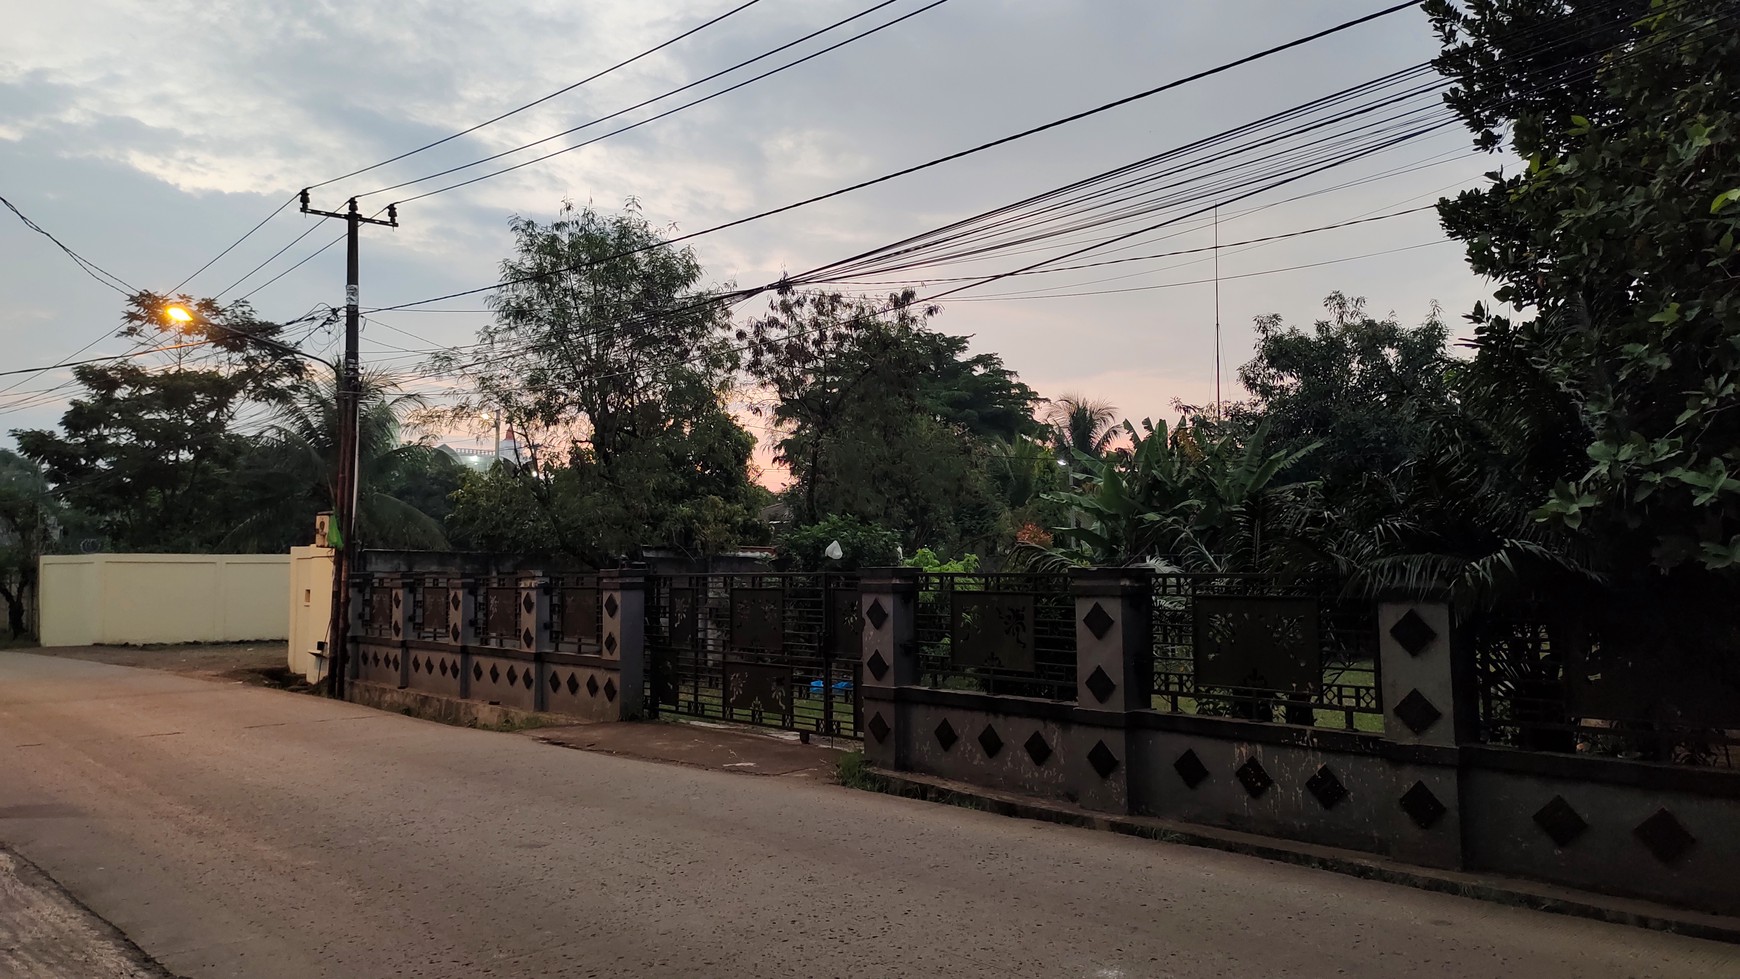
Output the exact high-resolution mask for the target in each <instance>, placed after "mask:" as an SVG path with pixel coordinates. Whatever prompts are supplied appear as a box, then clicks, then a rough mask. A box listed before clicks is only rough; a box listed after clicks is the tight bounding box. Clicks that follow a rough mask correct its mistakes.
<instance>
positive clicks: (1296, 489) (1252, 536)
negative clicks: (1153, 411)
mask: <svg viewBox="0 0 1740 979" xmlns="http://www.w3.org/2000/svg"><path fill="white" fill-rule="evenodd" d="M1123 432H1124V434H1125V435H1126V436H1127V437H1128V438H1129V440H1130V451H1129V452H1128V453H1118V454H1114V455H1110V456H1107V457H1106V458H1104V459H1096V458H1094V457H1093V456H1090V455H1087V454H1086V453H1078V454H1077V455H1076V464H1077V465H1078V466H1080V467H1081V471H1080V473H1079V474H1078V475H1077V477H1076V479H1075V482H1076V483H1077V484H1078V485H1079V486H1080V489H1078V490H1074V491H1071V492H1068V493H1062V494H1056V495H1055V498H1056V499H1057V500H1058V501H1059V502H1061V503H1065V504H1067V505H1068V506H1070V507H1071V508H1072V509H1073V510H1074V511H1075V512H1076V513H1078V514H1080V515H1081V516H1082V517H1083V518H1084V519H1083V520H1082V521H1081V522H1080V523H1079V524H1078V525H1075V526H1069V527H1060V528H1058V529H1057V530H1056V531H1055V536H1056V538H1057V540H1058V541H1059V542H1061V544H1062V546H1061V547H1060V548H1058V549H1056V550H1053V551H1051V552H1049V555H1048V556H1049V557H1050V558H1052V559H1053V560H1054V561H1055V560H1056V559H1061V560H1062V561H1063V562H1065V563H1069V564H1083V565H1125V564H1138V563H1143V562H1152V563H1158V564H1162V565H1165V566H1169V567H1175V568H1181V569H1183V570H1186V571H1213V572H1248V571H1287V570H1290V563H1291V562H1290V554H1289V545H1290V544H1291V543H1292V542H1293V541H1294V539H1295V538H1297V537H1298V536H1299V533H1300V523H1301V521H1302V519H1303V517H1304V515H1306V514H1309V513H1310V512H1312V511H1313V510H1314V509H1315V508H1316V500H1315V497H1314V495H1313V493H1314V490H1315V489H1316V485H1315V484H1314V483H1308V482H1298V481H1295V480H1294V479H1293V478H1292V473H1293V471H1294V470H1295V469H1296V468H1297V466H1298V464H1299V462H1300V461H1301V460H1302V459H1304V458H1306V457H1308V456H1309V455H1310V453H1311V452H1312V451H1314V450H1315V449H1316V445H1315V444H1312V445H1306V446H1302V447H1299V448H1291V449H1271V448H1269V445H1268V425H1267V423H1259V424H1258V425H1257V426H1256V428H1255V429H1254V430H1253V431H1252V432H1251V433H1250V434H1249V436H1248V437H1242V438H1241V437H1239V436H1237V435H1234V434H1219V435H1214V436H1213V437H1209V438H1201V437H1198V436H1199V433H1198V432H1195V431H1193V430H1192V429H1191V428H1189V427H1187V426H1186V425H1183V424H1180V425H1179V426H1177V427H1176V428H1173V429H1171V430H1170V431H1169V430H1168V429H1167V427H1166V425H1165V423H1164V422H1162V423H1160V424H1158V425H1156V424H1155V423H1154V422H1152V421H1149V420H1144V421H1143V422H1142V425H1141V426H1140V427H1139V428H1138V427H1137V426H1135V425H1132V424H1130V423H1129V422H1125V423H1124V425H1123ZM1030 556H1031V550H1030Z"/></svg>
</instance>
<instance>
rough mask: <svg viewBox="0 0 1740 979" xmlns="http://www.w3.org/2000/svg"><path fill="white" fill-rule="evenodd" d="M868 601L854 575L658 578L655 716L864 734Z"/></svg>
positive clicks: (653, 641) (651, 621) (651, 606)
mask: <svg viewBox="0 0 1740 979" xmlns="http://www.w3.org/2000/svg"><path fill="white" fill-rule="evenodd" d="M858 595H859V591H858V579H857V576H856V575H845V574H697V575H655V576H651V577H649V578H648V581H647V608H646V613H647V622H646V650H647V660H648V663H647V665H648V669H647V698H646V700H647V704H648V707H649V710H650V711H651V712H653V713H655V714H657V713H666V714H680V715H685V716H689V717H705V718H712V719H715V720H722V721H734V722H739V723H745V724H760V725H765V726H767V727H778V728H784V729H787V730H792V731H805V732H815V733H817V734H823V735H834V736H841V737H853V738H855V737H858V733H859V716H860V714H861V713H862V710H861V704H860V697H859V690H858V668H859V667H858V661H859V653H860V650H861V644H862V642H863V628H862V624H861V621H860V619H861V613H860V611H859V601H858Z"/></svg>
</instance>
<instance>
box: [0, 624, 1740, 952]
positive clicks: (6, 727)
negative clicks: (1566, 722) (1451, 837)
mask: <svg viewBox="0 0 1740 979" xmlns="http://www.w3.org/2000/svg"><path fill="white" fill-rule="evenodd" d="M0 843H4V844H8V845H10V846H12V847H14V848H16V849H17V850H18V851H19V852H20V853H21V854H23V855H24V856H25V857H27V858H28V859H29V860H31V861H33V862H34V863H35V864H36V865H37V866H39V867H41V868H42V869H43V870H44V871H45V872H46V873H48V874H49V875H51V876H52V877H54V878H55V879H56V880H57V881H59V883H60V884H61V885H62V886H64V887H65V888H66V889H67V890H68V891H69V892H70V893H72V894H73V895H74V896H76V897H77V898H78V899H79V900H80V901H82V902H83V903H84V904H85V905H87V906H89V907H90V908H91V909H92V910H93V911H95V912H96V913H97V914H99V915H101V916H102V917H104V918H106V919H107V920H108V921H110V922H112V923H113V924H114V925H115V926H117V927H118V928H119V929H120V930H121V932H123V933H124V934H125V935H126V936H127V937H129V938H130V939H132V940H133V941H134V942H136V943H137V944H138V945H139V946H140V947H141V948H143V949H144V951H145V952H147V953H149V954H150V955H151V956H153V957H155V958H156V959H157V960H158V961H159V962H161V963H162V964H163V965H164V966H165V967H166V968H168V969H169V970H170V971H171V972H174V973H177V974H180V975H184V976H188V977H206V976H248V977H285V979H312V977H317V976H332V977H343V979H370V977H382V976H409V977H448V976H451V977H466V979H471V977H477V976H494V977H509V976H537V977H544V976H551V977H554V976H564V977H566V976H609V977H643V976H644V977H655V976H656V977H679V976H693V977H706V979H720V977H758V979H761V977H785V976H790V977H806V979H807V977H826V976H840V977H853V979H893V977H948V979H977V977H998V979H1008V977H1029V976H1031V977H1108V979H1109V977H1150V976H1152V977H1178V979H1197V977H1208V976H1241V977H1242V976H1278V977H1283V976H1284V977H1317V976H1352V977H1371V979H1396V977H1405V976H1421V977H1427V976H1430V977H1434V979H1446V977H1482V979H1485V977H1500V976H1502V977H1515V976H1526V977H1528V979H1556V977H1567V979H1570V977H1576V979H1595V977H1621V976H1635V977H1642V976H1652V977H1654V976H1659V977H1678V976H1685V977H1698V979H1709V977H1714V976H1740V949H1737V948H1735V947H1733V946H1726V945H1719V944H1715V943H1710V942H1702V941H1697V940H1693V939H1686V938H1679V937H1674V936H1669V935H1661V934H1656V933H1652V932H1646V931H1641V930H1637V929H1631V928H1625V927H1621V926H1615V925H1604V924H1598V923H1595V922H1590V921H1584V920H1581V919H1574V918H1566V917H1560V916H1554V915H1547V914H1542V913H1537V912H1531V911H1523V910H1519V909H1514V908H1507V907H1500V906H1496V905H1491V904H1483V903H1478V902H1474V901H1470V900H1464V899H1461V898H1455V897H1450V896H1446V895H1438V894H1429V893H1424V892H1420V891H1414V890H1410V889H1407V888H1402V887H1395V886H1391V885H1386V884H1379V883H1374V882H1369V881H1362V880H1356V879H1352V878H1348V877H1342V876H1337V875H1334V874H1328V873H1323V872H1319V871H1312V870H1308V869H1304V868H1299V867H1292V866H1285V865H1279V864H1274V863H1269V862H1266V861H1263V860H1259V859H1255V858H1250V857H1244V856H1238V855H1234V854H1227V853H1220V852H1215V851H1210V850H1202V849H1194V848H1190V847H1184V846H1172V845H1166V844H1161V843H1154V842H1150V841H1145V840H1139V839H1131V838H1126V837H1123V836H1118V835H1114V834H1108V833H1095V832H1090V831H1086V830H1078V829H1070V828H1066V827H1058V826H1050V825H1044V824H1039V823H1032V822H1024V821H1020V820H1013V819H1007V818H1003V817H999V816H993V815H989V814H985V813H978V812H972V811H968V810H963V809H956V808H948V807H943V806H936V805H931V804H926V803H920V802H913V801H908V800H902V799H895V798H890V797H886V796H879V795H872V794H868V793H863V792H855V791H852V790H848V789H844V788H840V787H837V786H831V785H823V784H818V783H817V782H816V781H815V780H813V779H793V778H778V777H756V776H749V775H738V774H733V773H729V772H720V771H705V770H698V769H693V768H685V767H678V766H669V765H658V764H654V763H649V762H644V761H638V760H633V759H625V758H617V757H612V756H609V755H602V754H594V753H588V752H582V751H572V750H564V749H561V748H556V747H551V746H548V745H543V744H539V743H537V742H536V741H534V740H532V739H530V738H526V737H523V736H517V735H509V734H497V733H491V732H486V731H474V730H465V729H460V728H451V727H443V726H440V725H436V724H432V723H427V722H423V721H418V720H415V719H412V718H408V717H402V716H399V715H395V714H386V713H381V712H376V711H371V710H367V709H363V708H359V707H354V706H351V705H347V704H342V703H333V702H330V701H325V700H321V699H319V698H316V697H310V696H307V695H300V694H292V693H286V692H283V691H276V690H266V689H259V688H256V687H250V686H246V685H242V684H237V683H218V682H214V681H211V680H205V679H197V678H191V677H186V676H177V675H173V674H168V673H161V672H154V671H149V670H137V669H129V668H126V667H119V666H112V665H106V664H100V663H89V662H81V661H76V660H69V659H51V658H47V657H41V656H33V655H29V654H25V653H0Z"/></svg>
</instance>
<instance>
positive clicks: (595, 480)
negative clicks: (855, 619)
mask: <svg viewBox="0 0 1740 979" xmlns="http://www.w3.org/2000/svg"><path fill="white" fill-rule="evenodd" d="M512 228H513V232H514V238H515V248H514V251H515V254H514V255H513V257H511V258H509V259H507V260H506V261H504V262H503V263H502V268H501V271H502V283H503V285H502V288H501V289H499V290H497V291H496V292H495V293H494V294H493V295H492V298H491V299H490V304H491V307H492V309H493V310H494V313H495V318H494V321H493V322H492V323H491V324H490V325H489V326H487V327H485V328H484V329H483V330H481V331H480V332H479V334H478V340H479V343H478V344H477V346H476V348H475V349H474V350H473V351H472V352H471V353H470V354H468V355H467V356H466V357H465V358H464V359H463V361H462V360H461V359H460V358H459V357H458V355H452V356H449V357H447V358H444V363H445V366H447V367H448V368H450V369H463V370H464V372H465V373H466V374H467V375H468V376H470V377H471V378H472V379H473V381H474V384H475V387H476V393H475V394H474V395H473V396H472V397H470V398H468V399H466V400H465V401H463V402H461V403H460V404H459V405H458V406H457V407H456V408H454V409H453V411H452V413H451V414H452V416H453V417H455V418H463V417H475V415H476V413H477V412H478V411H479V410H497V409H499V410H501V411H502V412H503V414H504V416H505V417H506V418H507V419H508V420H509V421H510V422H511V423H512V424H513V425H514V427H515V428H516V429H518V430H519V432H520V433H521V437H522V439H524V440H525V441H526V443H527V444H528V446H529V447H530V452H529V456H530V458H529V465H528V466H526V467H525V468H524V469H522V470H517V471H512V472H506V473H501V474H496V473H492V474H490V476H489V477H488V478H487V479H485V480H483V481H468V482H467V485H466V486H464V487H462V488H461V490H460V492H459V495H458V496H457V497H456V499H455V511H454V518H453V519H454V520H455V521H456V525H457V526H458V527H459V528H461V534H462V536H463V537H468V538H469V539H473V540H477V541H480V542H481V541H489V540H503V539H517V538H519V537H521V536H522V535H521V534H520V531H519V529H518V528H519V524H518V523H517V520H516V521H510V523H509V524H508V525H507V526H498V522H497V521H495V520H494V519H493V518H491V517H489V516H488V515H487V514H485V513H483V512H480V510H479V509H478V506H479V503H480V501H481V500H483V499H485V498H490V497H497V496H501V495H502V494H506V495H507V497H508V498H511V499H514V500H519V499H522V498H529V499H530V500H531V501H532V502H534V503H535V504H536V506H537V508H538V510H539V511H540V512H541V514H542V526H541V528H540V529H539V530H538V531H537V535H538V536H539V537H540V542H541V544H542V546H541V547H537V548H535V549H533V550H536V551H538V552H542V553H561V554H567V555H570V556H572V557H575V558H576V559H579V560H582V561H585V562H587V563H593V564H598V563H601V562H609V561H614V560H615V559H616V558H617V557H619V556H620V555H623V554H626V553H629V552H631V551H633V550H635V549H636V548H638V547H639V546H640V545H641V544H645V543H657V544H674V545H677V546H679V547H688V548H701V549H712V548H720V547H726V546H729V545H730V544H731V543H733V542H734V541H735V540H737V539H740V535H741V534H743V533H753V532H754V531H753V518H754V513H753V511H752V505H753V503H754V501H755V499H756V497H755V493H754V490H753V489H752V487H751V486H750V483H749V477H748V462H749V457H750V454H751V452H752V450H753V448H754V440H753V438H751V437H750V436H749V434H748V433H747V432H745V431H743V429H742V427H741V426H739V425H738V424H737V423H736V421H735V420H734V419H733V418H732V417H731V415H730V413H729V412H728V411H727V410H726V407H725V404H724V399H723V396H724V393H725V391H726V389H727V387H728V385H729V381H730V376H731V368H732V366H733V359H732V352H731V350H730V348H729V345H728V344H727V343H726V337H725V333H724V330H725V319H724V316H723V304H722V303H721V302H719V301H717V299H716V297H715V296H713V295H711V294H709V293H708V292H706V291H705V290H703V289H701V288H700V287H699V284H700V281H701V276H702V272H701V267H700V264H699V262H697V261H696V259H695V255H694V253H693V252H692V251H691V250H689V249H681V250H679V249H675V248H671V247H669V246H668V245H666V244H665V241H664V238H663V236H662V235H661V234H660V233H659V232H658V231H656V230H655V229H653V228H652V227H650V226H649V225H648V224H647V222H646V220H645V219H644V218H643V217H642V216H641V215H640V213H639V211H638V208H637V207H636V206H635V205H634V204H633V203H632V202H631V203H630V206H629V208H628V209H627V210H625V211H624V212H622V213H618V214H613V215H606V214H603V213H601V212H599V211H596V210H594V209H592V208H590V207H587V208H576V207H574V206H573V205H572V204H564V205H563V207H562V210H561V213H560V215H559V216H558V217H557V219H556V220H555V221H552V222H550V223H549V224H539V223H538V222H536V221H533V220H531V219H527V218H516V219H515V220H514V221H513V223H512ZM515 512H516V513H517V512H518V511H517V509H516V511H515ZM510 530H511V531H512V533H511V534H507V536H506V537H505V538H504V537H502V536H499V535H501V534H504V533H506V532H507V531H510ZM528 543H529V542H528Z"/></svg>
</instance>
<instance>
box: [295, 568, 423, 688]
mask: <svg viewBox="0 0 1740 979" xmlns="http://www.w3.org/2000/svg"><path fill="white" fill-rule="evenodd" d="M373 578H374V576H373V575H370V574H369V573H367V572H364V573H361V574H353V575H351V576H350V580H349V581H348V582H346V583H345V587H347V588H349V589H350V621H349V623H348V628H347V631H346V633H345V634H346V635H347V636H349V637H350V640H349V643H348V645H349V646H350V648H349V649H347V650H345V651H344V653H345V655H344V656H342V657H340V656H337V655H335V654H336V653H337V650H334V649H333V648H332V636H331V628H332V623H331V614H330V612H329V613H328V616H327V621H325V622H321V623H319V625H318V628H319V630H320V635H321V636H322V637H323V638H321V639H319V640H316V641H315V644H314V646H315V649H317V650H319V651H320V652H321V653H322V654H323V655H324V656H325V660H324V661H323V662H322V664H321V666H320V669H319V670H318V671H317V673H318V675H317V676H316V677H315V678H314V680H315V682H320V681H322V680H325V679H326V671H327V670H329V669H332V668H333V667H334V666H335V665H336V664H338V663H341V662H342V663H343V664H344V667H343V669H344V678H345V679H346V680H354V679H356V678H357V676H358V674H359V673H361V671H362V657H360V656H358V655H357V654H356V650H357V644H358V643H359V642H360V641H361V638H362V630H363V616H364V613H365V612H366V611H367V610H366V608H365V607H364V603H365V602H367V601H368V600H369V584H370V583H371V582H372V581H373ZM402 628H403V626H401V629H402Z"/></svg>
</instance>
